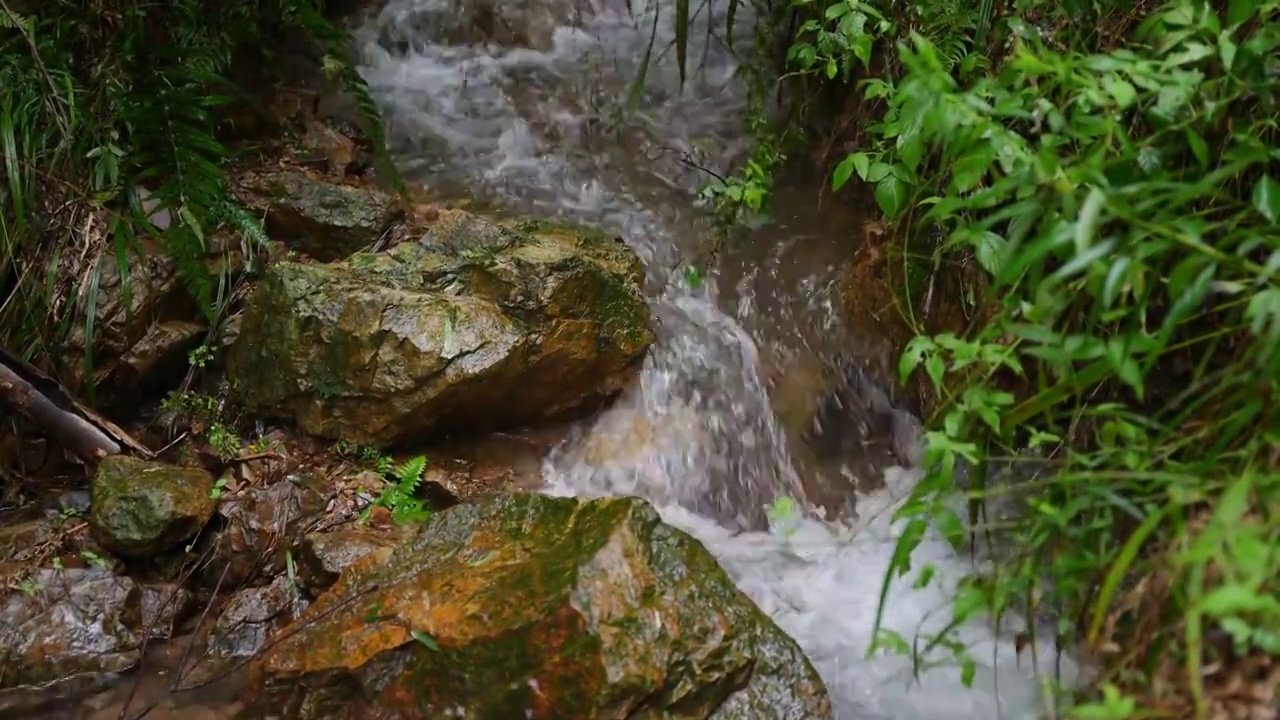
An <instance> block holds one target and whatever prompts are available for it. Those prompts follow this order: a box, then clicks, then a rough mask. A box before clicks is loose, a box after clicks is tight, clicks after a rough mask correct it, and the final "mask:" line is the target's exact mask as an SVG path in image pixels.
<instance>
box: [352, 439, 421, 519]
mask: <svg viewBox="0 0 1280 720" xmlns="http://www.w3.org/2000/svg"><path fill="white" fill-rule="evenodd" d="M426 469H427V459H426V458H425V457H423V456H422V455H415V456H414V457H412V458H409V459H408V460H406V461H405V462H404V463H402V464H400V465H397V466H395V467H392V468H391V471H390V472H389V473H384V474H388V475H390V477H389V478H388V479H387V484H386V485H385V486H383V488H382V491H381V492H379V493H378V497H376V498H374V501H373V503H371V504H370V505H368V506H366V507H365V509H364V512H363V513H362V514H361V520H362V521H363V522H368V520H369V517H370V516H371V515H372V513H373V509H374V508H375V507H385V508H387V509H388V510H390V511H391V519H392V520H393V521H395V522H397V523H414V522H422V521H424V520H426V519H427V518H429V517H431V510H430V509H428V508H427V504H426V502H425V501H424V500H423V499H422V498H420V497H418V496H417V495H416V493H417V491H418V485H419V484H420V483H421V482H422V473H423V471H425V470H426Z"/></svg>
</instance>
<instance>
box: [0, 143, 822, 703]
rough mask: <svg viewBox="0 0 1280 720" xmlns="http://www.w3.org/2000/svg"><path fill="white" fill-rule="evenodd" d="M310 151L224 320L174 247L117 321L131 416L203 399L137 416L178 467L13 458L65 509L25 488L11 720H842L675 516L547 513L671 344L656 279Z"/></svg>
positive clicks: (1, 688)
mask: <svg viewBox="0 0 1280 720" xmlns="http://www.w3.org/2000/svg"><path fill="white" fill-rule="evenodd" d="M299 126H300V127H299V129H300V130H302V132H301V139H300V140H298V141H295V142H296V143H297V144H296V145H295V146H294V148H293V149H294V150H295V151H297V152H294V153H293V154H290V155H286V156H285V157H283V158H275V159H274V160H273V161H272V162H271V163H259V164H258V165H257V166H255V167H252V168H249V169H246V170H245V171H244V172H242V173H241V174H240V175H239V176H238V179H239V181H240V186H241V190H242V191H243V196H244V198H245V200H246V204H247V205H248V206H249V207H251V208H255V209H256V210H258V211H259V212H261V213H262V215H263V217H265V220H266V228H267V230H268V232H269V234H270V236H271V238H272V243H271V245H270V246H268V247H266V248H259V249H256V250H255V251H254V252H245V251H244V249H243V248H247V247H248V245H247V243H243V242H241V240H240V238H233V237H227V238H220V239H219V241H220V242H219V243H215V244H214V245H213V247H212V249H213V251H214V252H212V253H211V255H210V265H211V267H213V268H217V269H219V270H227V271H228V272H226V273H225V274H224V275H223V277H225V278H229V279H230V280H231V286H232V287H234V288H236V297H237V298H238V299H237V300H236V301H234V302H233V303H231V304H229V305H228V313H227V314H226V316H225V317H224V318H222V319H221V321H220V322H218V323H216V324H215V325H213V326H210V325H209V324H208V323H206V322H202V321H201V320H200V318H199V316H198V315H196V314H194V313H191V312H190V309H191V308H190V307H189V305H188V304H187V303H186V302H185V300H184V296H183V295H182V291H181V289H180V288H179V287H178V283H177V279H176V277H175V272H174V268H173V265H172V262H171V261H169V260H167V259H166V258H165V257H163V256H161V255H158V254H156V255H151V256H143V257H139V258H137V262H135V263H134V264H132V265H130V268H129V270H130V272H131V273H132V274H133V277H132V278H131V282H129V283H128V284H129V286H130V288H131V292H129V293H118V294H110V295H108V297H109V301H108V302H105V303H103V304H102V305H101V306H100V307H99V309H98V315H99V317H98V319H99V328H100V334H99V343H100V347H99V348H98V350H99V357H100V358H101V362H100V365H99V370H98V375H97V378H96V380H97V383H96V384H97V387H98V388H99V389H100V390H101V391H102V392H103V393H104V394H105V395H104V404H105V405H106V406H107V407H109V408H115V409H117V410H119V409H120V408H124V407H128V406H129V405H130V404H131V403H136V401H137V399H138V398H143V397H147V396H148V395H154V394H156V393H157V392H158V391H166V390H167V391H170V392H169V393H168V395H167V399H166V402H165V403H164V404H163V408H159V409H157V410H156V411H154V412H141V413H129V414H126V415H129V416H131V417H132V418H133V420H134V422H133V424H132V425H128V429H130V430H131V431H132V432H134V433H135V434H136V435H137V437H138V438H140V439H141V440H142V443H141V444H143V445H144V446H146V447H149V448H162V449H161V450H159V451H158V452H154V453H149V454H148V456H147V457H137V456H136V455H137V453H132V454H130V453H128V452H126V453H124V454H120V455H114V456H110V457H106V458H104V459H102V460H101V461H100V462H98V463H97V464H96V467H88V468H85V470H86V471H87V473H88V474H87V484H86V483H85V482H83V481H78V480H77V475H78V473H79V470H77V468H76V467H75V466H72V465H67V464H66V463H64V462H62V461H61V460H60V459H59V458H58V453H57V450H56V448H55V447H53V443H50V442H49V441H48V440H45V439H43V438H39V437H33V436H30V435H29V434H21V435H14V436H12V437H9V438H7V439H6V441H5V443H4V450H5V453H6V455H5V458H4V459H5V461H6V468H10V470H8V471H7V472H6V477H15V478H16V477H17V471H18V469H20V470H21V473H22V475H23V476H24V477H53V478H58V477H60V476H61V478H62V480H63V482H62V483H59V482H53V483H50V484H49V486H47V487H43V488H37V489H32V487H31V486H30V485H29V484H28V483H26V482H25V481H24V482H22V483H17V482H15V483H13V484H12V485H11V486H10V485H7V486H6V487H7V488H8V492H9V497H8V503H6V504H7V505H9V509H8V510H6V511H5V513H4V514H5V516H6V518H7V521H6V522H5V524H4V526H3V528H2V529H0V572H2V573H3V579H4V583H3V590H2V592H3V595H2V596H0V648H3V653H4V657H3V659H2V661H0V714H3V715H4V716H6V717H77V718H78V717H85V718H89V717H142V716H143V715H144V714H145V715H146V716H147V717H151V718H163V717H196V716H207V717H243V718H257V717H261V718H266V717H280V718H309V719H316V720H319V719H321V718H340V717H356V716H359V717H375V716H376V717H405V718H412V717H421V718H436V717H468V718H494V719H495V720H499V719H501V720H506V719H507V718H514V717H530V718H570V717H581V718H606V717H609V718H621V717H630V718H642V717H654V718H657V717H682V718H725V719H733V718H741V719H742V720H748V719H752V720H754V719H756V718H795V719H796V720H800V719H801V718H805V719H812V718H823V717H829V716H830V714H831V707H830V703H829V701H828V700H827V697H826V690H825V688H824V686H823V683H822V681H821V680H820V679H819V678H818V676H817V674H816V673H815V672H814V670H813V668H812V666H810V664H809V662H808V660H807V659H806V658H805V656H804V654H803V653H802V652H801V651H800V650H799V648H798V647H797V646H796V644H795V643H794V641H792V640H791V638H789V637H788V636H787V635H786V634H785V633H783V632H782V631H781V630H780V629H778V627H777V626H776V625H774V623H773V621H772V620H770V619H769V618H768V617H766V616H765V615H764V614H763V613H762V612H761V611H760V610H759V609H757V608H756V606H755V605H754V604H753V603H752V601H751V600H750V599H748V598H747V597H746V596H745V595H744V594H743V593H742V592H741V591H739V590H738V589H737V588H736V587H735V586H734V585H733V583H732V582H731V581H730V579H729V578H728V576H727V575H726V574H725V573H724V571H723V570H722V569H721V568H720V567H719V565H718V564H717V562H716V561H715V559H714V558H713V557H712V556H711V555H710V554H709V553H708V552H707V550H706V549H705V548H704V547H703V546H702V545H701V543H699V542H698V541H697V540H694V539H693V538H691V537H690V536H688V535H686V534H685V533H684V532H683V531H681V530H677V529H675V528H672V527H670V526H667V525H666V524H664V523H663V522H662V521H661V520H660V519H659V518H658V516H657V514H656V513H655V512H654V510H653V509H652V508H651V507H650V506H649V505H648V504H647V502H645V501H643V500H639V499H595V500H586V499H569V498H552V497H545V496H542V495H536V494H529V493H527V492H525V491H526V490H531V489H536V488H537V487H539V485H540V478H539V474H540V461H541V457H542V456H543V455H544V454H545V452H546V450H547V449H548V448H549V447H550V446H551V444H553V443H554V442H555V441H556V440H557V439H558V438H559V437H560V436H561V435H562V434H563V432H564V428H565V425H564V422H563V421H565V420H572V419H576V418H580V417H583V416H584V415H586V414H589V413H592V412H594V411H596V410H597V409H599V408H601V407H603V406H604V405H605V404H606V403H607V402H608V401H609V399H610V398H612V397H614V396H615V395H616V394H617V393H618V392H620V391H621V390H622V389H623V388H624V387H626V386H627V385H628V383H631V382H633V381H634V379H635V375H636V372H637V370H638V367H639V363H640V362H641V361H642V360H643V358H644V355H645V352H646V349H647V348H648V346H649V345H650V344H651V343H652V341H653V338H654V334H653V323H654V320H653V319H652V318H651V317H650V313H649V309H648V307H647V305H646V303H645V301H644V298H643V297H642V295H641V282H642V268H641V266H640V263H639V261H638V259H637V257H636V255H635V253H634V252H633V251H631V250H630V249H629V248H628V247H627V246H626V245H625V244H623V243H622V242H620V241H619V240H617V239H615V238H612V237H609V236H607V235H604V234H601V233H599V232H597V231H594V230H588V229H585V228H580V227H575V226H572V225H566V224H563V223H551V222H546V221H539V220H535V219H510V218H500V217H498V216H494V215H489V214H485V213H479V212H472V211H469V210H466V209H461V208H437V207H434V206H432V205H431V204H430V203H428V202H425V201H423V200H422V199H421V198H416V199H415V198H411V199H409V200H408V201H406V199H404V198H400V197H397V196H396V195H394V194H392V193H389V192H386V191H384V190H382V189H379V188H378V187H377V186H376V185H375V184H373V183H371V182H368V181H367V180H364V179H361V178H359V177H356V176H352V175H351V174H350V172H349V170H350V166H351V163H352V160H351V158H352V157H353V156H354V155H355V153H356V152H357V150H356V149H355V148H356V143H355V142H354V141H352V140H350V139H348V138H346V137H345V136H343V135H342V134H341V133H339V132H338V131H337V130H335V129H334V128H333V127H332V126H330V125H327V124H323V123H320V122H319V121H316V120H311V121H310V122H309V123H306V124H302V123H300V124H299ZM317 149H322V150H325V152H322V153H321V159H320V161H315V160H314V159H313V160H312V161H311V162H300V161H299V160H298V158H299V156H300V155H302V154H303V153H314V152H315V151H316V150H317ZM105 287H107V288H108V289H110V288H113V287H117V288H118V287H119V282H118V278H117V280H116V281H115V283H114V284H113V283H112V282H111V281H110V280H109V281H108V282H107V283H106V285H105ZM184 360H185V361H187V362H185V363H184ZM183 372H186V379H185V380H184V381H183V382H181V383H178V382H177V380H178V378H180V377H181V376H182V373H183ZM494 432H498V433H499V434H498V435H493V434H492V433H494ZM511 433H515V434H511ZM442 440H443V441H442ZM406 447H417V448H426V450H425V452H424V453H423V454H421V455H420V456H419V457H420V458H421V459H422V460H423V461H424V462H418V463H415V462H414V461H413V460H410V461H409V462H407V463H401V462H396V461H395V460H393V455H396V456H397V457H398V458H399V459H400V460H405V459H407V458H410V457H411V456H410V455H406V454H404V453H403V452H399V453H398V454H397V453H396V451H403V449H404V448H406ZM615 450H616V448H615ZM600 452H603V453H606V454H610V453H612V452H613V450H610V449H608V448H605V449H602V450H601V451H600ZM131 455H134V456H131ZM406 468H408V469H406ZM9 472H14V475H9V474H8V473H9ZM60 488H61V489H60ZM402 516H403V517H402ZM193 713H196V714H193Z"/></svg>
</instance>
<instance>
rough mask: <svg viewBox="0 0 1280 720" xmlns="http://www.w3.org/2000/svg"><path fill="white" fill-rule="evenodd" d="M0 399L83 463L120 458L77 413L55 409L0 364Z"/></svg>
mask: <svg viewBox="0 0 1280 720" xmlns="http://www.w3.org/2000/svg"><path fill="white" fill-rule="evenodd" d="M0 398H3V399H4V400H7V401H8V402H9V403H10V404H11V405H13V407H14V408H15V409H16V410H17V411H18V412H20V413H22V414H23V415H24V416H25V417H26V418H27V419H28V420H30V421H31V422H33V423H35V425H36V426H37V427H39V428H40V429H41V430H44V431H45V432H47V433H49V435H50V436H52V437H55V438H57V439H58V440H59V441H60V442H62V443H63V444H64V445H66V446H67V449H69V450H71V451H72V452H74V453H75V454H76V455H78V456H80V457H82V458H84V459H86V460H101V459H102V458H104V457H106V456H108V455H118V454H120V445H119V444H118V443H116V442H115V441H114V440H112V439H111V438H109V437H107V434H106V433H104V432H102V431H101V430H99V429H98V428H96V427H94V426H93V424H92V423H90V422H89V421H87V420H85V419H84V418H82V417H80V416H79V415H77V414H76V413H73V412H68V411H66V410H63V409H62V408H60V407H58V406H57V405H56V404H54V402H53V401H52V400H50V399H49V398H47V397H45V395H44V393H42V392H40V391H39V390H37V389H36V388H35V386H34V385H32V384H31V383H29V382H27V381H26V380H25V379H24V378H23V377H22V376H21V375H19V374H18V373H17V372H15V371H14V370H13V369H12V368H10V367H9V366H8V365H6V364H4V363H3V362H0Z"/></svg>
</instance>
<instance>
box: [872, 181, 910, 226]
mask: <svg viewBox="0 0 1280 720" xmlns="http://www.w3.org/2000/svg"><path fill="white" fill-rule="evenodd" d="M906 201H907V185H906V183H904V182H902V181H901V180H899V179H898V178H896V177H894V176H892V175H890V176H888V177H886V178H884V179H883V180H881V181H880V182H878V183H876V204H877V205H879V206H880V210H881V211H882V212H883V213H884V214H885V216H886V217H888V218H889V219H893V218H896V217H897V216H898V213H900V212H902V209H903V206H904V205H905V204H906Z"/></svg>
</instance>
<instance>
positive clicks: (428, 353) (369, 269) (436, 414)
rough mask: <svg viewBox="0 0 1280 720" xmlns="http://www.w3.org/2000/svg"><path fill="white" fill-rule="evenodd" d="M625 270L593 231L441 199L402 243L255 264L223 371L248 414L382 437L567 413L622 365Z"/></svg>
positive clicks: (325, 431)
mask: <svg viewBox="0 0 1280 720" xmlns="http://www.w3.org/2000/svg"><path fill="white" fill-rule="evenodd" d="M640 281H641V267H640V263H639V261H638V259H637V258H636V256H635V254H634V253H633V252H632V251H631V250H630V249H629V248H627V247H626V246H625V245H624V244H622V243H621V242H619V241H617V240H614V239H611V238H609V237H606V236H603V235H600V234H598V233H594V232H591V231H587V230H582V229H579V228H571V227H563V226H557V225H551V224H546V223H537V222H498V221H492V220H488V219H485V218H483V217H480V216H477V215H472V214H470V213H466V212H463V211H458V210H451V211H446V212H444V213H442V214H441V217H440V220H439V221H438V222H437V223H436V225H435V226H434V227H433V228H432V230H431V232H430V233H428V234H427V235H426V236H425V237H423V238H422V240H421V241H420V242H418V243H406V244H401V245H398V246H397V247H395V248H393V249H392V250H390V251H389V252H386V253H380V254H363V253H362V254H357V255H355V256H353V257H351V258H350V259H348V260H346V261H343V262H339V263H331V264H325V265H318V264H305V263H293V262H283V263H279V264H277V265H275V266H273V267H272V268H270V270H269V271H268V272H267V274H266V276H265V277H264V278H263V280H262V281H261V283H260V284H259V285H258V288H257V289H256V291H255V292H254V294H253V296H252V297H251V298H250V301H249V303H248V307H247V308H246V310H245V313H244V316H243V320H242V322H241V325H240V335H239V337H238V338H237V340H236V342H235V344H234V345H233V346H232V349H231V352H230V354H229V358H228V376H229V378H230V379H231V382H232V384H233V386H234V387H235V388H236V390H237V391H238V393H239V396H240V397H241V398H242V400H243V402H244V403H245V405H247V406H248V409H249V410H251V411H253V412H256V413H259V414H264V415H272V416H277V417H288V418H292V419H294V420H296V422H297V423H298V425H299V426H300V427H301V429H302V430H304V431H305V432H308V433H310V434H312V435H317V436H321V437H329V438H345V439H347V440H353V441H358V442H362V443H369V444H373V445H377V446H382V447H385V446H389V445H394V444H397V443H400V442H403V441H407V440H411V439H420V438H425V437H428V436H431V435H435V434H440V433H446V432H449V433H464V432H468V431H484V430H492V429H498V428H502V427H513V426H519V425H524V424H530V423H534V422H537V421H541V420H550V419H559V418H568V417H572V416H575V415H580V414H583V413H585V412H588V411H590V410H592V409H594V408H596V407H598V406H599V405H600V404H601V403H602V402H603V401H605V400H606V399H608V398H610V397H612V396H613V395H615V394H617V393H618V392H619V391H620V390H621V389H622V388H623V387H624V386H625V385H626V384H627V383H628V382H629V381H630V380H631V379H632V378H633V377H634V375H635V373H636V371H637V370H638V368H639V365H640V361H641V360H642V358H643V355H644V352H645V350H646V348H647V347H648V346H649V344H650V343H651V342H652V340H653V333H652V330H651V329H650V318H649V312H648V308H647V306H646V305H645V303H644V300H643V298H642V297H641V295H640V290H639V287H640Z"/></svg>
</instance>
